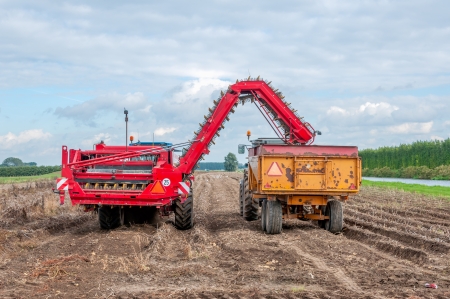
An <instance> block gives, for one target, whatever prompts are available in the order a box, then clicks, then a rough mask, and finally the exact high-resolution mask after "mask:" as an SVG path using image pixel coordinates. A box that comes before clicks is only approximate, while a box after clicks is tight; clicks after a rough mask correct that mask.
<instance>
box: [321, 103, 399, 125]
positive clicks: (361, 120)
mask: <svg viewBox="0 0 450 299" xmlns="http://www.w3.org/2000/svg"><path fill="white" fill-rule="evenodd" d="M396 110H399V107H397V106H395V105H392V104H389V103H386V102H379V103H372V102H366V103H364V104H361V105H360V106H359V107H350V108H347V109H345V108H342V107H337V106H331V107H330V108H328V110H327V111H326V118H325V119H324V120H323V121H324V122H325V121H328V122H341V123H342V122H344V123H346V124H360V125H364V124H366V125H369V124H370V125H374V124H382V123H383V124H384V123H388V122H391V121H392V113H393V112H394V111H396Z"/></svg>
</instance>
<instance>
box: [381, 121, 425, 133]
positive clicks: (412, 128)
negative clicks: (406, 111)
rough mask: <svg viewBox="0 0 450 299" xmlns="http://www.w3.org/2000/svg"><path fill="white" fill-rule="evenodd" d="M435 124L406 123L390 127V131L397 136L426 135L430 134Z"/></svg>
mask: <svg viewBox="0 0 450 299" xmlns="http://www.w3.org/2000/svg"><path fill="white" fill-rule="evenodd" d="M432 127H433V122H432V121H430V122H427V123H404V124H400V125H395V126H390V127H388V131H389V132H391V133H396V134H424V133H430V132H431V128H432Z"/></svg>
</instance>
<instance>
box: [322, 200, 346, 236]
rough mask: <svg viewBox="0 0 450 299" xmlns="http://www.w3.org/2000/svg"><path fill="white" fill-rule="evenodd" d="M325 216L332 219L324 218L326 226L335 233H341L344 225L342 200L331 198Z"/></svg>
mask: <svg viewBox="0 0 450 299" xmlns="http://www.w3.org/2000/svg"><path fill="white" fill-rule="evenodd" d="M325 216H328V217H330V219H327V220H324V221H325V225H324V226H325V227H324V228H325V229H326V230H327V231H329V232H331V233H334V234H336V233H340V232H341V231H342V227H343V225H344V216H343V213H342V204H341V202H340V201H337V200H330V201H329V202H328V203H327V208H326V209H325Z"/></svg>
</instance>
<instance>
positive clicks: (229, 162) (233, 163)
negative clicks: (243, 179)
mask: <svg viewBox="0 0 450 299" xmlns="http://www.w3.org/2000/svg"><path fill="white" fill-rule="evenodd" d="M238 165H239V163H238V160H237V158H236V155H235V154H233V153H228V155H226V157H225V162H224V165H223V166H224V168H225V170H226V171H236V170H237V168H238Z"/></svg>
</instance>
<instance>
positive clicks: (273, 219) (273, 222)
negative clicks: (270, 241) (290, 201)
mask: <svg viewBox="0 0 450 299" xmlns="http://www.w3.org/2000/svg"><path fill="white" fill-rule="evenodd" d="M265 210H266V211H265V216H264V217H265V222H266V232H267V233H268V234H279V233H281V228H282V225H283V209H282V208H281V202H279V201H278V200H267V201H266V207H265Z"/></svg>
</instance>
